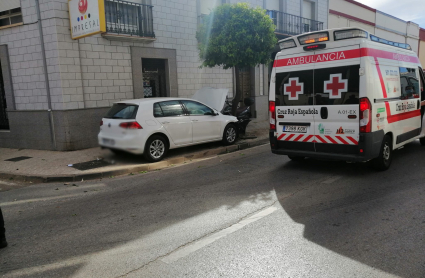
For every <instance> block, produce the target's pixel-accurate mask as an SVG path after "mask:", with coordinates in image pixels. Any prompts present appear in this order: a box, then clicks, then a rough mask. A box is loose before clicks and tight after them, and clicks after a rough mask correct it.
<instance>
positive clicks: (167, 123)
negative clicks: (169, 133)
mask: <svg viewBox="0 0 425 278" xmlns="http://www.w3.org/2000/svg"><path fill="white" fill-rule="evenodd" d="M162 123H163V124H169V123H170V122H162Z"/></svg>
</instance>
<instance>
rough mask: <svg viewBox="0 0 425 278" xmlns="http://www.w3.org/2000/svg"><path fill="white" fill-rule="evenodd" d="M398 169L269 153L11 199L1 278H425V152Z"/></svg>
mask: <svg viewBox="0 0 425 278" xmlns="http://www.w3.org/2000/svg"><path fill="white" fill-rule="evenodd" d="M394 154H395V156H394V161H393V165H392V166H391V169H390V170H389V171H386V172H376V171H374V170H372V169H371V168H370V167H369V165H368V164H363V163H359V164H348V163H345V162H333V161H318V160H306V161H304V162H301V163H296V162H292V161H289V159H288V158H287V157H286V156H276V155H272V154H271V153H270V150H269V147H268V146H261V147H257V148H253V149H249V150H244V151H241V152H236V153H231V154H227V155H222V156H219V157H216V158H212V159H208V160H204V161H200V162H196V163H191V164H187V165H183V166H179V167H173V168H170V169H166V170H161V171H156V172H150V173H144V174H138V175H134V176H126V177H120V178H111V179H107V180H101V181H91V182H82V183H81V182H80V183H75V184H72V183H70V184H63V183H61V184H38V185H31V186H28V187H24V188H17V189H14V190H10V191H6V192H1V193H0V206H1V207H2V209H3V213H4V214H5V221H6V228H7V237H8V241H9V244H10V246H9V247H7V248H5V249H1V250H0V276H1V277H425V256H424V255H425V239H424V238H425V235H424V234H425V212H424V211H425V172H424V171H423V169H424V168H425V159H424V154H425V148H424V147H421V146H420V145H419V143H418V142H415V143H411V144H409V145H407V146H406V147H405V148H404V149H403V150H400V151H396V152H395V153H394Z"/></svg>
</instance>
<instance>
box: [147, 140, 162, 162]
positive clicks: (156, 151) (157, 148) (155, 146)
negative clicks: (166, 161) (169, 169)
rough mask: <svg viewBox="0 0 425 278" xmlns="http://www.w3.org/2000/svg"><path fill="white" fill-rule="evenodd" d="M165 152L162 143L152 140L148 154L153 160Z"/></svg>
mask: <svg viewBox="0 0 425 278" xmlns="http://www.w3.org/2000/svg"><path fill="white" fill-rule="evenodd" d="M164 152H165V145H164V142H162V141H161V140H154V141H152V143H151V145H150V146H149V153H150V154H151V156H152V157H153V158H155V159H158V158H160V157H161V156H163V155H164Z"/></svg>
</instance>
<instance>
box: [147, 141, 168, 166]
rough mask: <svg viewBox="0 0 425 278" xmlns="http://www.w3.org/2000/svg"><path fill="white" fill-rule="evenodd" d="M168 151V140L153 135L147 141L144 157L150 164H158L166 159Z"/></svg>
mask: <svg viewBox="0 0 425 278" xmlns="http://www.w3.org/2000/svg"><path fill="white" fill-rule="evenodd" d="M167 151H168V142H167V140H166V139H165V138H164V137H163V136H160V135H153V136H151V137H150V138H149V139H148V140H147V141H146V145H145V151H144V153H143V155H144V157H145V158H146V160H148V161H150V162H157V161H160V160H162V159H163V158H164V157H165V155H166V154H167Z"/></svg>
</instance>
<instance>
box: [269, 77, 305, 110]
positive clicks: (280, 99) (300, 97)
mask: <svg viewBox="0 0 425 278" xmlns="http://www.w3.org/2000/svg"><path fill="white" fill-rule="evenodd" d="M275 102H276V106H301V105H313V70H302V71H292V72H280V73H276V99H275Z"/></svg>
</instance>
